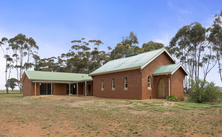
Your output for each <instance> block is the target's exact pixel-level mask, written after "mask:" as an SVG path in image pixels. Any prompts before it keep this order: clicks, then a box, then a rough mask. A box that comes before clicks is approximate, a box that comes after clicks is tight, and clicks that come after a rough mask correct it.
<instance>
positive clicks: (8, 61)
mask: <svg viewBox="0 0 222 137" xmlns="http://www.w3.org/2000/svg"><path fill="white" fill-rule="evenodd" d="M0 47H1V49H2V52H3V57H4V58H5V87H6V93H9V92H8V87H9V85H8V79H10V73H11V69H12V68H13V64H12V63H13V59H12V58H11V55H10V54H11V53H10V46H9V44H8V39H7V38H6V37H3V38H2V39H1V41H0Z"/></svg>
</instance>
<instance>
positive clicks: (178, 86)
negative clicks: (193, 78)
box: [170, 68, 185, 100]
mask: <svg viewBox="0 0 222 137" xmlns="http://www.w3.org/2000/svg"><path fill="white" fill-rule="evenodd" d="M170 78H171V82H170V83H171V84H170V86H171V88H170V89H171V90H170V94H171V95H175V96H176V97H178V99H179V100H182V99H183V97H184V93H183V80H184V78H185V74H184V72H183V70H182V69H181V68H180V69H178V70H177V71H176V72H175V73H174V74H173V75H171V76H170Z"/></svg>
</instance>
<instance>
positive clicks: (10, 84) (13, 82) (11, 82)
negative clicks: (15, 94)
mask: <svg viewBox="0 0 222 137" xmlns="http://www.w3.org/2000/svg"><path fill="white" fill-rule="evenodd" d="M16 83H18V80H17V79H16V78H11V79H8V82H7V84H6V86H8V87H10V88H11V89H12V91H13V90H14V88H15V87H16V86H17V84H16Z"/></svg>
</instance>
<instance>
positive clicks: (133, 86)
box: [93, 69, 142, 99]
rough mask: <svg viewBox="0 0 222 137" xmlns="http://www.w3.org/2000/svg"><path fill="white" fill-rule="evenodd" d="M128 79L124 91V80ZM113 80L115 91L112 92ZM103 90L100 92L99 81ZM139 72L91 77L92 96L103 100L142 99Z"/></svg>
mask: <svg viewBox="0 0 222 137" xmlns="http://www.w3.org/2000/svg"><path fill="white" fill-rule="evenodd" d="M125 77H127V79H128V89H127V90H124V78H125ZM113 78H114V79H115V90H112V79H113ZM102 79H103V80H104V90H101V80H102ZM141 85H142V84H141V72H140V70H139V69H137V70H130V71H124V72H118V73H111V74H104V75H98V76H93V96H96V97H105V98H122V99H142V94H141V90H142V87H141Z"/></svg>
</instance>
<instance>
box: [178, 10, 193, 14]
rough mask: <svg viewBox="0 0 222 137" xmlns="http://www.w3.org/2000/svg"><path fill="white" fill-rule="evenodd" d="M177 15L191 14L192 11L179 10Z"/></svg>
mask: <svg viewBox="0 0 222 137" xmlns="http://www.w3.org/2000/svg"><path fill="white" fill-rule="evenodd" d="M179 13H181V14H192V11H189V10H182V9H180V10H179Z"/></svg>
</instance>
